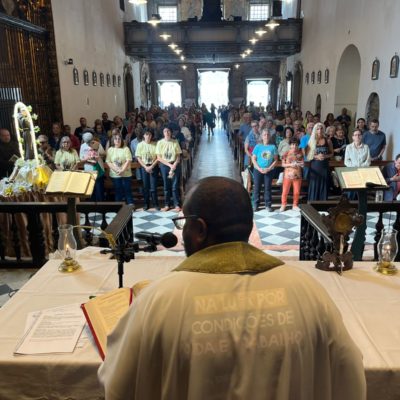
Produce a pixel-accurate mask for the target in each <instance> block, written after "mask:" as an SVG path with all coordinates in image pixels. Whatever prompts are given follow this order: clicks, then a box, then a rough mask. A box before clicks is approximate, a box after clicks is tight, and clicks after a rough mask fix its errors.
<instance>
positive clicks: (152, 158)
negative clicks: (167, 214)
mask: <svg viewBox="0 0 400 400" xmlns="http://www.w3.org/2000/svg"><path fill="white" fill-rule="evenodd" d="M135 157H136V158H137V160H138V162H139V164H140V166H141V175H142V181H143V197H144V207H143V210H145V211H147V210H148V209H149V208H150V199H151V201H152V203H153V206H154V208H155V209H156V210H157V211H158V210H160V206H159V204H158V195H157V180H158V173H159V168H158V161H157V153H156V142H154V141H153V132H152V131H151V130H149V129H148V130H147V131H145V132H144V140H142V141H141V142H140V143H139V144H138V145H137V148H136V152H135Z"/></svg>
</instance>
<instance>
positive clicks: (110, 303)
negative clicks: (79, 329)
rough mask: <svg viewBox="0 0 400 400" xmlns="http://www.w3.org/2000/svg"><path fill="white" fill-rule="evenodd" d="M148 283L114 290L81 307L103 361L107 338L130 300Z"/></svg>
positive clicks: (125, 310)
mask: <svg viewBox="0 0 400 400" xmlns="http://www.w3.org/2000/svg"><path fill="white" fill-rule="evenodd" d="M149 283H150V281H147V280H146V281H141V282H138V283H136V284H135V285H134V286H133V288H119V289H115V290H112V291H111V292H109V293H105V294H102V295H100V296H96V297H94V298H93V299H91V300H89V301H88V302H87V303H85V304H82V305H81V308H82V311H83V313H84V314H85V317H86V321H87V323H88V325H89V328H90V330H91V332H92V334H93V338H94V340H95V342H96V345H97V348H98V349H99V353H100V356H101V358H102V359H103V360H104V357H105V355H106V352H107V336H108V335H109V334H110V333H111V332H112V331H113V329H114V328H115V326H116V325H117V323H118V321H119V320H120V319H121V318H122V317H123V315H124V314H125V313H126V312H127V311H128V309H129V306H130V304H131V303H132V298H135V297H137V295H138V294H139V292H140V291H141V290H143V289H144V288H145V287H146V286H147V285H148V284H149Z"/></svg>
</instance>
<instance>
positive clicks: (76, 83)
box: [72, 67, 79, 85]
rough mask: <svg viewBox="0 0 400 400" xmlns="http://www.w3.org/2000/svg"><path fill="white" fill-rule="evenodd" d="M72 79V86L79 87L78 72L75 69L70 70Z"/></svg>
mask: <svg viewBox="0 0 400 400" xmlns="http://www.w3.org/2000/svg"><path fill="white" fill-rule="evenodd" d="M72 78H73V80H74V85H79V72H78V69H77V68H76V67H74V69H73V70H72Z"/></svg>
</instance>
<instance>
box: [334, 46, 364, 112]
mask: <svg viewBox="0 0 400 400" xmlns="http://www.w3.org/2000/svg"><path fill="white" fill-rule="evenodd" d="M360 72H361V57H360V52H359V51H358V49H357V47H356V46H354V45H353V44H351V45H349V46H347V47H346V48H345V49H344V51H343V54H342V56H341V58H340V61H339V65H338V68H337V74H336V87H335V105H334V113H335V115H339V114H340V113H341V110H342V108H347V110H348V114H349V115H350V116H353V117H354V115H355V113H356V112H357V106H358V90H359V85H360Z"/></svg>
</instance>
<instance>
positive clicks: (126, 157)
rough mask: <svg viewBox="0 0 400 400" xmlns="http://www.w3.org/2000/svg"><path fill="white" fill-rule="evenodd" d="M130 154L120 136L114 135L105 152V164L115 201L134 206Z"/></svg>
mask: <svg viewBox="0 0 400 400" xmlns="http://www.w3.org/2000/svg"><path fill="white" fill-rule="evenodd" d="M131 161H132V153H131V151H130V150H129V147H128V146H126V145H125V143H124V141H123V140H122V135H121V134H120V133H116V134H115V135H114V136H112V137H111V142H110V147H109V148H108V150H107V156H106V163H107V165H108V167H109V168H110V178H111V180H112V183H113V186H114V191H115V201H123V200H124V199H125V201H126V203H127V204H132V205H134V201H133V194H132V169H131Z"/></svg>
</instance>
